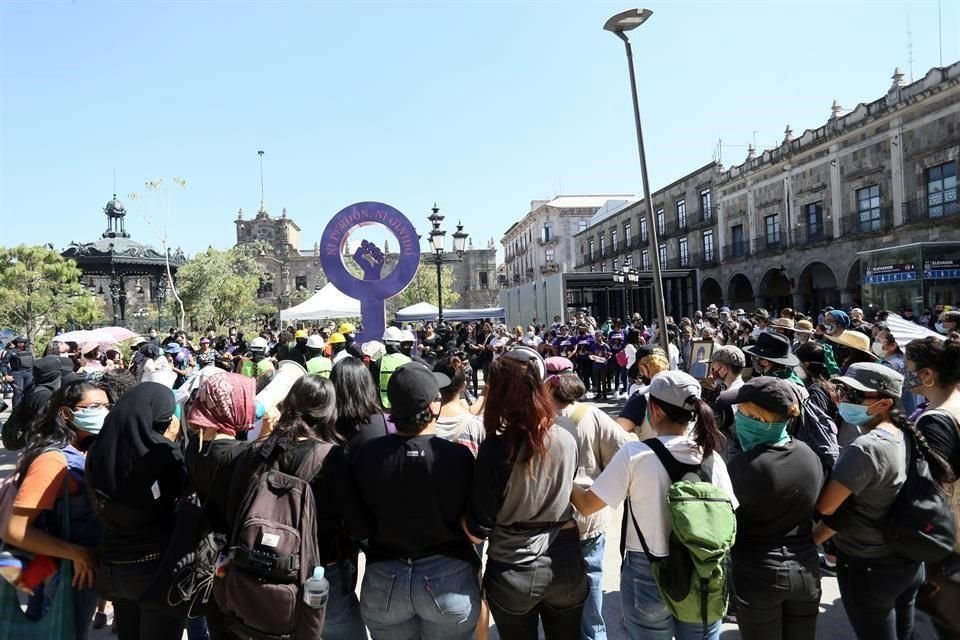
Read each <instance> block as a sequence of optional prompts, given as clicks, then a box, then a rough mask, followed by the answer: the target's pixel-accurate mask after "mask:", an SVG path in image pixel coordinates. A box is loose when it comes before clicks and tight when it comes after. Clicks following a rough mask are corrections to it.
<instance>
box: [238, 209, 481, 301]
mask: <svg viewBox="0 0 960 640" xmlns="http://www.w3.org/2000/svg"><path fill="white" fill-rule="evenodd" d="M234 224H235V226H236V244H237V246H242V247H247V248H248V249H249V250H250V253H251V255H252V256H253V257H254V259H255V260H256V261H257V262H258V263H259V264H260V266H261V267H262V268H263V271H264V276H263V280H262V281H261V285H260V289H259V291H258V298H259V299H260V300H261V301H262V302H263V303H264V304H270V305H274V306H277V307H279V308H281V309H282V308H287V307H290V306H291V305H292V304H295V303H297V302H299V301H302V300H304V299H306V298H307V297H309V296H310V295H311V294H312V293H313V292H314V291H318V290H319V289H320V288H322V287H323V285H325V284H326V282H327V278H326V275H325V274H324V272H323V266H322V264H321V262H320V244H319V242H314V243H313V246H312V247H309V248H306V249H303V248H300V247H301V238H300V227H299V226H298V225H297V223H296V222H294V221H293V220H292V219H291V218H289V217H288V216H287V210H286V209H283V211H282V213H281V215H280V217H274V216H271V215H270V214H269V213H268V212H267V210H266V209H265V208H264V207H261V208H260V210H259V211H257V214H256V216H254V217H253V218H252V219H247V218H245V217H244V215H243V210H242V209H241V210H240V212H239V213H238V215H237V219H236V220H235V221H234ZM345 253H347V254H348V255H349V249H347V250H346V251H345ZM384 253H386V261H385V267H384V273H389V271H390V270H391V269H392V266H393V264H394V263H395V262H396V260H397V254H396V253H391V252H390V250H389V244H388V245H387V246H386V247H384ZM420 264H421V268H423V269H434V264H433V254H432V253H430V252H429V251H427V252H423V253H422V254H421V259H420ZM445 266H450V267H451V268H452V270H453V275H454V284H453V290H454V291H455V292H456V293H458V294H459V295H460V299H459V301H458V302H457V304H456V306H457V307H458V308H483V307H495V306H497V305H498V304H499V285H498V280H497V251H496V247H495V246H494V244H493V239H490V240H489V242H488V243H487V246H486V248H483V249H476V248H474V246H473V240H472V239H470V241H469V245H468V247H467V250H466V251H464V254H463V260H462V261H460V262H454V263H449V265H445Z"/></svg>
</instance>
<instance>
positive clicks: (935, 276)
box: [923, 258, 960, 280]
mask: <svg viewBox="0 0 960 640" xmlns="http://www.w3.org/2000/svg"><path fill="white" fill-rule="evenodd" d="M923 277H924V279H925V280H954V279H957V278H960V259H958V258H952V259H951V258H948V259H943V260H926V261H924V263H923Z"/></svg>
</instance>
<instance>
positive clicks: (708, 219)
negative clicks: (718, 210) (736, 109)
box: [687, 207, 717, 229]
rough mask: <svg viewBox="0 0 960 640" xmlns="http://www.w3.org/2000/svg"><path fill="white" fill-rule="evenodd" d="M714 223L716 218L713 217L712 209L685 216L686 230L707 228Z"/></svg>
mask: <svg viewBox="0 0 960 640" xmlns="http://www.w3.org/2000/svg"><path fill="white" fill-rule="evenodd" d="M716 221H717V218H716V217H715V216H714V215H713V207H708V208H707V209H705V210H701V211H695V212H693V213H691V214H688V215H687V229H699V228H701V227H709V226H711V225H712V224H714V223H715V222H716Z"/></svg>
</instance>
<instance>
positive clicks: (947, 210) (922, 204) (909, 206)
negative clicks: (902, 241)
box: [903, 189, 960, 224]
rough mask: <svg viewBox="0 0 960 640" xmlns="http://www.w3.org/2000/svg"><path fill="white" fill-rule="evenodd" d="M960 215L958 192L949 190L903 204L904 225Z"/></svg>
mask: <svg viewBox="0 0 960 640" xmlns="http://www.w3.org/2000/svg"><path fill="white" fill-rule="evenodd" d="M958 215H960V203H958V202H957V190H956V189H947V190H946V191H941V192H939V193H931V194H930V195H928V196H927V197H926V198H920V199H919V200H911V201H909V202H904V203H903V224H915V223H917V222H926V221H928V220H939V219H940V218H952V217H954V216H958Z"/></svg>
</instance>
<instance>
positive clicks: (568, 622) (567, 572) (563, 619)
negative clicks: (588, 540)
mask: <svg viewBox="0 0 960 640" xmlns="http://www.w3.org/2000/svg"><path fill="white" fill-rule="evenodd" d="M483 587H484V592H485V594H486V598H487V604H489V605H490V613H492V614H493V619H494V621H495V622H496V623H497V631H498V632H499V634H500V637H501V638H502V639H503V640H536V638H537V623H538V622H540V621H541V620H542V621H543V632H544V635H545V637H546V638H547V640H579V638H580V618H581V617H582V615H583V604H584V602H585V601H586V599H587V594H588V593H589V591H590V587H589V585H588V583H587V573H586V565H585V564H584V562H583V552H582V551H581V549H580V536H579V534H578V533H577V529H576V528H572V529H564V530H562V531H561V532H560V534H559V535H558V537H557V539H556V540H554V542H553V544H552V545H550V549H549V550H548V551H547V553H546V554H545V555H543V556H541V557H539V558H537V559H536V560H535V561H534V562H532V563H530V564H526V565H516V564H509V563H502V562H497V561H496V560H489V561H488V562H487V571H486V573H485V574H484V577H483Z"/></svg>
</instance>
